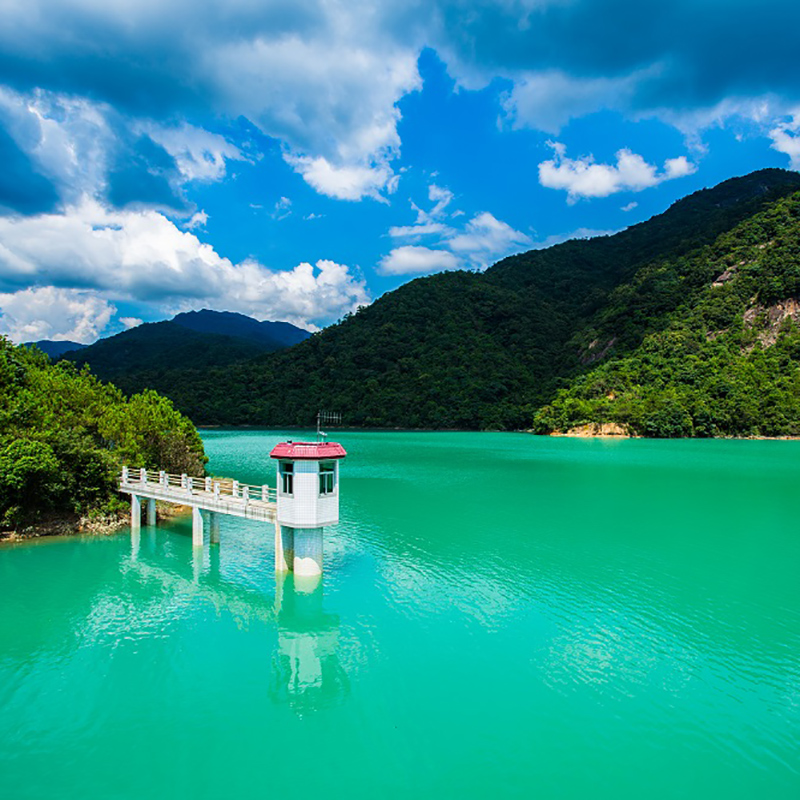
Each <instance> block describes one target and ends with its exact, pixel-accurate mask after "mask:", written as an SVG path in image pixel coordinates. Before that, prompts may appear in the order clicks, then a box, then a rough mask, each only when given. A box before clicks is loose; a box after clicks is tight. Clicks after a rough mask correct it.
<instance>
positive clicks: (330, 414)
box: [317, 411, 342, 442]
mask: <svg viewBox="0 0 800 800" xmlns="http://www.w3.org/2000/svg"><path fill="white" fill-rule="evenodd" d="M341 424H342V415H341V414H339V413H337V412H335V411H317V441H319V442H323V441H325V439H326V438H327V436H328V434H327V433H325V431H324V430H322V426H323V425H324V426H325V427H326V428H331V427H333V426H334V425H341Z"/></svg>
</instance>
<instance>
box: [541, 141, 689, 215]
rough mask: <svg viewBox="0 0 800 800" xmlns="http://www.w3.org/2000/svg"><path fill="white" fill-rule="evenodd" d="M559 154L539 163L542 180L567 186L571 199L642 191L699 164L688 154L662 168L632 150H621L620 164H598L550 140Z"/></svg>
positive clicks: (549, 184) (554, 186)
mask: <svg viewBox="0 0 800 800" xmlns="http://www.w3.org/2000/svg"><path fill="white" fill-rule="evenodd" d="M548 144H549V145H550V146H551V147H552V148H553V150H554V151H555V157H554V158H552V159H548V160H547V161H542V162H541V163H540V164H539V183H541V185H542V186H545V187H547V188H549V189H563V190H565V191H566V192H567V196H568V201H569V202H571V203H574V202H575V201H576V200H577V199H578V198H581V197H608V195H610V194H615V193H616V192H622V191H632V192H640V191H642V190H643V189H647V188H649V187H651V186H656V185H658V184H659V183H662V182H663V181H668V180H673V179H674V178H681V177H683V176H685V175H691V174H692V173H693V172H694V171H695V170H696V167H695V166H694V164H691V163H690V162H689V161H688V160H687V159H686V157H685V156H679V157H677V158H670V159H667V160H666V161H665V162H664V167H663V169H662V170H661V171H659V170H658V168H657V167H656V166H654V165H652V164H648V163H647V162H646V161H645V160H644V159H643V158H642V157H641V156H640V155H638V154H637V153H633V152H631V151H630V150H627V149H622V150H619V151H618V152H617V162H616V164H598V163H596V162H595V161H594V159H593V158H592V156H584V157H582V158H576V159H572V158H567V155H566V147H565V146H564V145H563V144H561V143H560V142H548Z"/></svg>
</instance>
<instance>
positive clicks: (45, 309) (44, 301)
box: [0, 286, 116, 344]
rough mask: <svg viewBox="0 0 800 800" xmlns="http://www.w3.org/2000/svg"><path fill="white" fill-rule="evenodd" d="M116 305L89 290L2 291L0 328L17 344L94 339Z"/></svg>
mask: <svg viewBox="0 0 800 800" xmlns="http://www.w3.org/2000/svg"><path fill="white" fill-rule="evenodd" d="M115 312H116V308H115V307H114V306H113V305H112V304H111V303H109V302H108V301H107V300H105V299H104V298H102V297H99V296H98V295H97V294H95V293H93V292H88V291H82V290H76V289H61V288H56V287H53V286H42V287H36V288H31V289H25V290H23V291H19V292H13V293H0V332H2V333H4V334H6V335H7V336H8V337H9V338H10V339H11V340H12V341H14V342H16V343H17V344H19V343H21V342H31V341H38V340H40V339H55V340H57V341H64V340H67V341H72V342H83V343H84V344H86V343H89V342H93V341H94V340H95V339H97V337H98V336H99V335H100V334H101V333H102V332H103V331H104V330H105V329H106V327H107V326H108V323H109V322H110V320H111V317H112V315H113V314H114V313H115Z"/></svg>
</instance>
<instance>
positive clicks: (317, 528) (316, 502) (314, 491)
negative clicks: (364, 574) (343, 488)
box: [270, 442, 347, 577]
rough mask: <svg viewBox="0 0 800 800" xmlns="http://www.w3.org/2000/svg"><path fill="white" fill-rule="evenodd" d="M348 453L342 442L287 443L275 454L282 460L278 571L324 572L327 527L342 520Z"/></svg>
mask: <svg viewBox="0 0 800 800" xmlns="http://www.w3.org/2000/svg"><path fill="white" fill-rule="evenodd" d="M346 455H347V453H346V452H345V449H344V447H342V446H341V445H340V444H337V443H336V442H281V444H279V445H276V446H275V448H274V449H273V450H272V452H271V453H270V457H271V458H274V459H276V460H277V462H278V513H277V521H276V522H275V569H276V571H278V572H288V571H290V570H294V573H295V575H296V576H298V577H316V576H319V575H320V574H321V573H322V529H323V527H324V526H325V525H335V524H336V523H337V522H338V521H339V460H340V459H342V458H344V457H345V456H346Z"/></svg>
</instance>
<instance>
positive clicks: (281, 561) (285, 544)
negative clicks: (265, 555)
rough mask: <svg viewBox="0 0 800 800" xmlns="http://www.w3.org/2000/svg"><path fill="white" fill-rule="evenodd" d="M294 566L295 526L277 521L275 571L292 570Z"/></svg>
mask: <svg viewBox="0 0 800 800" xmlns="http://www.w3.org/2000/svg"><path fill="white" fill-rule="evenodd" d="M293 567H294V528H289V527H287V526H286V525H281V524H280V523H279V522H276V523H275V572H290V571H291V570H292V568H293Z"/></svg>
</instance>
